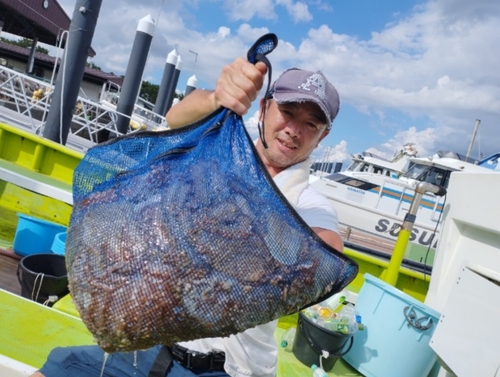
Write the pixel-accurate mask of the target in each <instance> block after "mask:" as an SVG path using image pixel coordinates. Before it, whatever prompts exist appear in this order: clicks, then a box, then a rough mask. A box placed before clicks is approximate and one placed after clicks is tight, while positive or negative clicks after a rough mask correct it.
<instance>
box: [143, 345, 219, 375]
mask: <svg viewBox="0 0 500 377" xmlns="http://www.w3.org/2000/svg"><path fill="white" fill-rule="evenodd" d="M172 359H173V360H176V361H177V362H178V363H179V364H181V365H182V366H183V367H184V368H186V369H197V370H207V371H212V370H214V371H223V370H224V362H225V361H226V354H225V353H224V352H208V353H203V352H197V351H192V350H190V349H187V348H185V347H182V346H180V345H178V344H174V345H173V346H172V347H171V348H170V347H167V346H163V347H162V348H161V349H160V352H159V354H158V356H157V357H156V360H155V362H154V363H153V366H152V367H151V370H150V372H149V376H150V377H153V376H165V375H166V373H167V371H168V369H169V368H170V364H171V362H172Z"/></svg>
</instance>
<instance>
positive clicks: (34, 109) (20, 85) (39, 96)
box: [0, 65, 168, 152]
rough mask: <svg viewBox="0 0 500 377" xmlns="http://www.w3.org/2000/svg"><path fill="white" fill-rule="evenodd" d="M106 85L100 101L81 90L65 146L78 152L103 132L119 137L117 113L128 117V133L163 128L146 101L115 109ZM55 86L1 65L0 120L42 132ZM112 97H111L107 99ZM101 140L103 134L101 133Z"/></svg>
mask: <svg viewBox="0 0 500 377" xmlns="http://www.w3.org/2000/svg"><path fill="white" fill-rule="evenodd" d="M113 89H115V90H116V88H113V86H112V85H105V86H104V88H103V92H102V95H101V98H100V101H99V102H96V101H93V100H90V99H88V98H86V96H85V94H84V93H83V91H82V90H80V93H81V95H79V96H78V99H77V103H76V106H75V109H74V112H73V118H72V121H71V127H70V131H69V134H68V138H67V142H66V146H67V147H69V148H72V149H75V150H77V151H80V152H85V151H86V150H87V149H88V148H90V147H92V146H93V145H95V144H97V143H98V142H99V141H102V140H99V135H102V134H103V132H104V131H107V132H109V135H110V136H111V137H116V136H120V135H121V133H120V132H118V130H117V121H118V116H119V115H122V116H124V117H127V118H129V119H130V122H129V130H128V133H131V132H137V131H140V130H153V131H159V130H166V129H167V128H168V126H167V123H166V121H165V117H164V116H160V115H158V114H156V113H154V112H153V111H151V110H149V109H148V108H146V107H144V106H143V105H144V104H145V101H142V102H138V103H137V104H136V105H135V108H134V111H133V113H132V116H127V115H125V114H120V113H118V112H117V111H116V103H117V98H118V95H119V93H116V92H114V93H113V92H111V90H113ZM53 93H54V85H53V84H51V83H49V82H46V81H43V80H40V79H37V78H35V77H32V76H28V75H26V74H23V73H20V72H17V71H15V70H12V69H10V68H7V67H5V66H2V65H0V121H2V122H5V123H8V124H10V125H12V126H15V127H19V128H21V129H24V130H27V131H29V132H32V133H34V134H36V135H42V133H43V129H44V127H45V124H46V119H47V114H48V111H49V108H50V100H51V97H52V95H53ZM110 98H113V99H114V100H109V99H110ZM101 139H102V136H101Z"/></svg>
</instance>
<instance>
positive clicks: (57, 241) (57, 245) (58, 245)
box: [50, 232, 67, 255]
mask: <svg viewBox="0 0 500 377" xmlns="http://www.w3.org/2000/svg"><path fill="white" fill-rule="evenodd" d="M66 234H67V233H66V232H61V233H57V234H56V236H55V237H54V241H53V242H52V246H51V247H50V251H52V252H53V253H54V254H59V255H65V247H66Z"/></svg>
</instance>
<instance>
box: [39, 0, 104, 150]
mask: <svg viewBox="0 0 500 377" xmlns="http://www.w3.org/2000/svg"><path fill="white" fill-rule="evenodd" d="M101 3H102V0H77V1H76V5H75V10H74V12H73V18H72V19H71V23H70V25H69V35H68V41H67V43H66V48H65V50H66V54H65V57H64V59H63V61H62V62H61V65H60V67H59V73H58V75H57V80H56V85H55V88H54V93H53V94H52V99H51V103H50V109H49V112H48V114H47V122H46V123H45V128H44V130H43V134H42V136H43V137H45V138H47V139H49V140H52V141H55V142H57V143H60V144H66V140H67V139H68V133H69V128H70V126H71V119H72V117H73V111H74V109H75V105H76V100H77V98H78V92H79V91H80V86H81V84H82V79H83V73H84V71H85V65H86V63H87V56H88V51H89V49H90V43H91V41H92V37H93V35H94V30H95V26H96V24H97V18H98V17H99V11H100V9H101Z"/></svg>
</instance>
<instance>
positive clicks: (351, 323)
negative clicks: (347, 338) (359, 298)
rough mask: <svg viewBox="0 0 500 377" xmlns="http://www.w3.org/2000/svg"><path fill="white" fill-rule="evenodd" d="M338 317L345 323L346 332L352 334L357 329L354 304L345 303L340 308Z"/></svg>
mask: <svg viewBox="0 0 500 377" xmlns="http://www.w3.org/2000/svg"><path fill="white" fill-rule="evenodd" d="M339 317H340V319H341V320H342V321H343V323H345V324H346V326H347V329H348V333H349V334H354V333H355V332H356V331H358V327H359V323H358V322H357V320H356V310H355V309H354V305H353V304H351V303H347V304H346V305H344V307H343V308H342V309H340V312H339Z"/></svg>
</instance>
